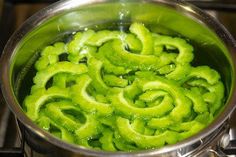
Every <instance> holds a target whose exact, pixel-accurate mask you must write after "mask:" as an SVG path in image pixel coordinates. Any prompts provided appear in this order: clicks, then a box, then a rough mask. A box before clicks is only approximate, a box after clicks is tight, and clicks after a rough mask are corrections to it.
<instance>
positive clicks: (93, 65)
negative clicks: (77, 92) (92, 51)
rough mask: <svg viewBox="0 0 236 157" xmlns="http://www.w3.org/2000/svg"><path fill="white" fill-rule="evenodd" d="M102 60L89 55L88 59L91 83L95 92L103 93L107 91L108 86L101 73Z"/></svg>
mask: <svg viewBox="0 0 236 157" xmlns="http://www.w3.org/2000/svg"><path fill="white" fill-rule="evenodd" d="M102 64H103V63H102V62H101V61H99V60H97V59H96V58H94V57H90V58H89V60H88V69H89V76H90V77H91V79H92V80H91V81H92V82H91V84H92V85H93V87H94V88H95V89H96V91H97V92H99V93H103V94H105V93H106V92H108V90H109V87H108V86H107V85H106V84H105V83H104V82H103V79H102V76H101V73H102Z"/></svg>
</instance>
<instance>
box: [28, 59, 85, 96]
mask: <svg viewBox="0 0 236 157" xmlns="http://www.w3.org/2000/svg"><path fill="white" fill-rule="evenodd" d="M87 71H88V68H87V67H86V66H85V65H84V64H78V65H77V64H73V63H70V62H59V63H57V64H53V65H50V66H48V67H47V68H46V69H44V70H41V71H39V72H38V73H37V75H36V76H35V77H34V83H35V85H34V86H33V87H32V90H31V91H32V92H34V91H35V90H36V89H39V88H44V87H45V85H46V83H47V81H48V80H49V79H50V78H51V77H52V76H53V75H55V74H57V73H71V74H74V75H79V74H83V73H86V72H87Z"/></svg>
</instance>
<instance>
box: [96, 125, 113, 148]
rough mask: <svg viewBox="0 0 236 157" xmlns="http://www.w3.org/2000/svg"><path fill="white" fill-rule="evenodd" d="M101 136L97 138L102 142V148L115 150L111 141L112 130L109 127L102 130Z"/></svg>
mask: <svg viewBox="0 0 236 157" xmlns="http://www.w3.org/2000/svg"><path fill="white" fill-rule="evenodd" d="M102 134H103V136H102V137H101V138H100V139H99V141H100V142H101V143H102V149H103V150H106V151H117V149H116V147H115V146H114V143H113V131H112V130H110V129H104V130H103V133H102Z"/></svg>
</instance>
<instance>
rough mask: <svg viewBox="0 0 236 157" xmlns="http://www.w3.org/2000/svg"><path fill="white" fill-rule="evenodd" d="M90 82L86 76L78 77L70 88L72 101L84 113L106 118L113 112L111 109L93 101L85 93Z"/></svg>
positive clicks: (107, 105)
mask: <svg viewBox="0 0 236 157" xmlns="http://www.w3.org/2000/svg"><path fill="white" fill-rule="evenodd" d="M91 81H92V80H91V78H90V77H89V76H88V75H81V76H80V77H78V79H77V84H75V85H74V86H72V87H71V98H72V100H73V101H74V102H75V103H77V104H78V105H79V106H80V107H81V108H82V109H83V110H85V111H86V112H90V113H97V114H100V115H107V116H108V115H110V114H111V113H112V112H113V109H112V108H111V106H110V105H109V104H105V103H100V102H97V101H95V100H94V99H93V98H92V97H90V96H89V95H88V93H87V92H86V89H87V87H88V85H89V84H90V83H91Z"/></svg>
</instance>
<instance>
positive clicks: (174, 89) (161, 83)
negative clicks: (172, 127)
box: [143, 76, 191, 121]
mask: <svg viewBox="0 0 236 157" xmlns="http://www.w3.org/2000/svg"><path fill="white" fill-rule="evenodd" d="M155 89H159V90H164V91H166V92H167V93H169V94H170V95H171V97H172V98H173V101H174V104H175V108H174V109H173V110H172V111H171V113H170V115H171V116H172V117H173V118H174V119H175V120H176V121H181V120H182V119H183V118H184V117H186V116H188V115H189V114H190V112H191V111H190V109H191V102H190V100H189V99H188V98H186V97H185V95H184V91H183V89H182V88H181V87H179V86H178V85H177V84H175V83H174V82H173V81H171V80H166V79H164V78H161V77H158V76H157V77H156V80H155V81H149V82H147V83H144V84H143V90H144V91H145V90H155Z"/></svg>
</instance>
